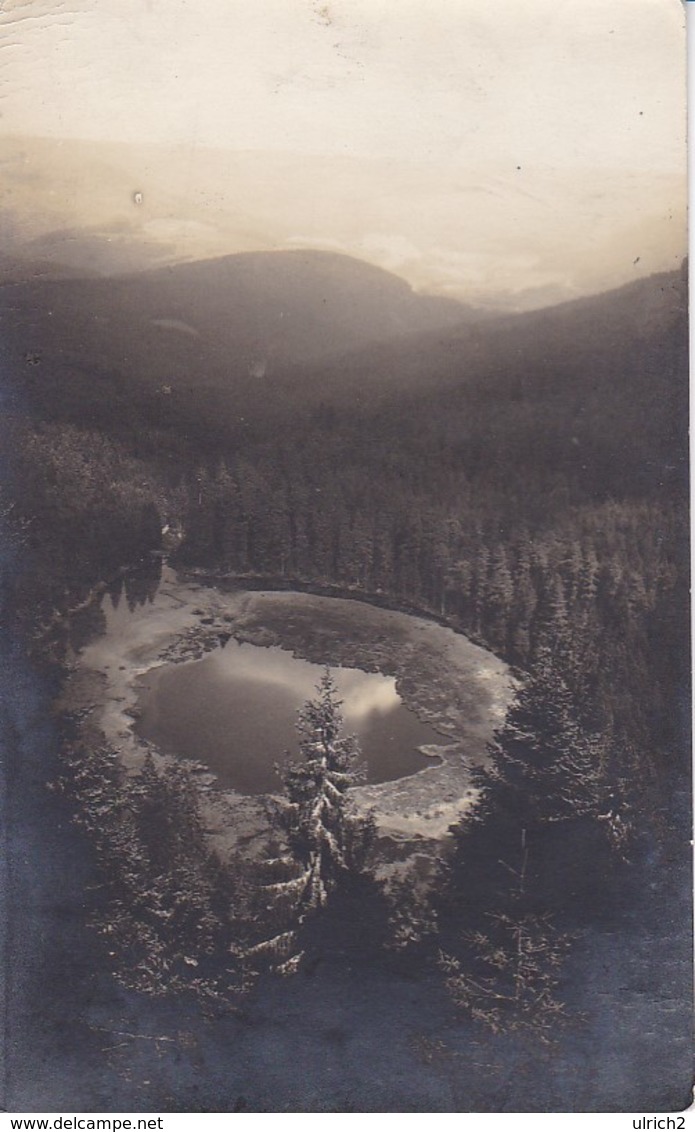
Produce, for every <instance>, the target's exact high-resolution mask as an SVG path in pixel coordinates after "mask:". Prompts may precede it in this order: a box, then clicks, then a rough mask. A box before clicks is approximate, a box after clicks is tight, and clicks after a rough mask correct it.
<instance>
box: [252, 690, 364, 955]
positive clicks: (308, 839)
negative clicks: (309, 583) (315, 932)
mask: <svg viewBox="0 0 695 1132" xmlns="http://www.w3.org/2000/svg"><path fill="white" fill-rule="evenodd" d="M316 692H317V694H316V696H315V698H314V699H312V700H309V701H308V702H307V703H306V704H305V705H304V707H303V708H302V709H301V711H300V712H299V719H298V723H297V731H298V735H299V757H298V758H296V759H293V760H292V761H291V762H289V763H288V764H287V766H286V768H285V771H284V775H283V785H284V798H283V799H282V801H281V802H280V803H279V805H278V807H277V811H276V813H277V819H278V821H277V824H278V827H279V833H280V839H278V840H277V841H276V843H275V846H274V848H273V850H272V851H271V855H270V856H269V857H268V859H267V860H266V862H265V866H264V869H265V872H266V874H267V879H266V880H265V883H262V885H261V886H260V889H259V919H260V920H261V921H262V922H264V923H265V924H266V925H270V926H271V928H272V929H273V934H272V935H271V936H270V938H265V939H264V940H262V941H261V942H260V943H258V944H256V945H255V946H254V947H253V948H251V949H250V951H249V953H248V954H249V956H250V957H251V958H256V957H260V956H265V957H266V959H268V960H269V961H270V963H271V965H272V966H273V967H274V969H275V970H277V971H279V972H280V973H281V974H291V973H292V972H293V971H294V970H296V968H297V966H298V965H299V962H300V961H301V958H302V948H301V946H300V944H299V941H298V932H299V929H300V928H302V926H303V925H304V924H305V923H306V922H307V921H308V920H310V919H311V918H312V917H313V916H314V915H315V914H316V913H318V912H320V911H321V910H323V909H325V907H326V906H327V904H328V902H329V899H330V898H331V895H332V894H333V893H334V892H335V891H336V890H337V889H338V888H339V887H340V886H341V884H344V883H345V882H346V881H347V880H348V878H349V877H350V876H355V875H356V874H360V873H362V872H363V870H364V869H365V866H366V863H367V859H368V856H369V851H370V848H371V844H372V842H373V838H374V823H373V821H372V820H371V819H370V818H364V817H361V816H358V815H357V814H355V813H354V811H353V810H352V808H351V804H350V799H349V794H348V791H349V789H350V787H351V786H355V785H357V783H358V782H360V781H361V779H362V777H363V772H362V768H361V767H360V750H359V747H358V744H357V740H356V739H355V737H354V736H353V735H346V734H344V732H343V716H342V713H341V711H340V707H341V701H340V700H339V698H338V692H337V688H336V685H335V682H334V680H333V677H332V676H331V673H330V671H329V670H328V669H326V671H325V672H324V675H323V676H322V678H321V680H320V682H319V684H318V686H317V689H316Z"/></svg>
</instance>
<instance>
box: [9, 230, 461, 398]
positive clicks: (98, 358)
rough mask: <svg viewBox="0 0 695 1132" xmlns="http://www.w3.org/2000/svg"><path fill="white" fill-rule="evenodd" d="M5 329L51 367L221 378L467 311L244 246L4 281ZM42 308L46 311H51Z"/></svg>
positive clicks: (389, 282) (169, 380)
mask: <svg viewBox="0 0 695 1132" xmlns="http://www.w3.org/2000/svg"><path fill="white" fill-rule="evenodd" d="M1 301H2V306H3V308H4V310H5V315H6V318H5V321H6V322H7V323H8V326H7V329H6V334H7V335H8V337H9V339H10V340H14V341H15V343H16V344H17V345H18V346H19V348H20V350H22V349H26V350H31V352H32V353H34V354H38V353H43V354H44V355H45V358H46V361H48V358H49V357H50V358H51V359H52V361H53V363H54V364H65V363H70V362H71V361H79V364H80V365H81V366H84V365H85V364H87V365H90V364H93V365H94V367H95V369H97V370H98V369H100V368H103V367H104V366H107V367H109V368H112V367H117V368H118V369H121V368H122V367H124V366H125V367H126V368H127V370H128V373H129V374H130V375H131V376H133V377H134V378H136V379H137V380H141V381H143V382H145V383H148V384H149V383H151V382H160V381H161V382H165V383H166V384H168V385H172V386H179V385H188V384H190V383H194V384H200V385H202V386H215V387H218V388H219V387H228V386H229V384H230V382H237V383H239V382H242V383H243V382H244V381H245V380H247V379H249V378H251V379H256V378H259V377H264V376H267V375H268V374H269V373H272V372H273V371H276V370H278V369H284V368H286V367H287V366H289V365H293V364H307V363H315V362H318V361H320V360H322V359H327V358H334V357H336V355H340V354H342V353H344V352H350V351H354V350H356V349H359V348H361V347H364V346H367V345H369V344H374V343H378V342H385V341H391V340H394V339H397V338H399V337H402V336H404V335H409V334H412V333H414V332H426V331H428V330H438V329H442V328H444V327H452V326H455V325H459V324H461V323H465V322H468V321H471V320H473V319H475V318H476V317H477V316H476V313H475V311H474V310H473V309H472V308H468V307H466V306H464V305H463V304H461V303H458V302H456V301H455V300H452V299H445V298H437V297H432V296H426V295H418V294H417V293H415V292H414V291H413V290H412V288H411V287H410V286H409V284H407V283H406V282H404V281H403V280H402V279H399V278H398V277H397V276H395V275H391V274H390V273H389V272H386V271H383V270H382V269H381V268H377V267H373V266H372V265H370V264H367V263H363V262H362V261H359V260H355V259H352V258H351V257H349V256H344V255H339V254H335V253H331V252H322V251H313V250H310V251H299V250H291V251H281V252H257V253H242V254H239V255H233V256H224V257H221V258H219V259H214V260H205V261H201V262H197V263H191V264H179V265H176V266H171V267H165V268H159V269H157V270H154V271H149V272H143V273H139V274H137V275H130V276H115V277H110V278H101V279H89V280H84V279H61V280H52V279H45V278H44V279H35V280H33V281H30V282H24V283H15V284H6V285H5V286H4V287H3V288H2V294H1ZM48 311H50V312H51V313H50V315H47V312H48Z"/></svg>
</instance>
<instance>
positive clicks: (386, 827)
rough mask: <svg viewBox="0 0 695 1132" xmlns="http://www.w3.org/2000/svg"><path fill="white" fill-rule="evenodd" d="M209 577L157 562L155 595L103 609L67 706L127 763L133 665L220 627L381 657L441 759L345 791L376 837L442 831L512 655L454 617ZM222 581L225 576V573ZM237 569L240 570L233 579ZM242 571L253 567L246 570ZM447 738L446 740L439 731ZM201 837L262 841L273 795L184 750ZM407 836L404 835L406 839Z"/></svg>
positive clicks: (499, 702)
mask: <svg viewBox="0 0 695 1132" xmlns="http://www.w3.org/2000/svg"><path fill="white" fill-rule="evenodd" d="M210 581H212V578H211V577H210V575H207V576H206V577H205V579H203V578H202V576H200V575H191V573H190V572H183V571H182V572H181V573H175V572H174V571H173V570H171V569H170V568H167V567H165V572H164V575H163V578H162V582H161V583H160V586H159V588H158V590H157V593H156V595H155V597H154V599H153V600H152V601H151V602H149V603H147V604H146V605H143V606H138V607H136V608H135V609H134V610H131V611H130V612H128V613H127V614H125V615H124V611H123V608H122V607H121V608H120V612H119V607H114V608H112V609H111V610H109V609H108V606H107V601H108V599H106V598H105V599H103V601H104V607H105V609H106V614H107V629H106V632H105V633H104V634H103V635H101V636H100V637H99V638H98V639H97V640H95V641H93V642H92V643H91V644H88V645H87V646H86V647H85V648H84V649H83V650H82V651H81V653H80V654H79V655H78V657H77V658H76V661H75V663H74V665H73V666H72V671H71V672H70V675H69V677H68V680H67V681H66V689H65V695H64V700H65V701H66V702H65V704H64V705H63V706H67V707H68V708H69V710H72V711H79V712H83V713H85V714H88V717H89V724H90V727H94V728H96V729H97V731H98V732H99V733H101V734H102V735H103V737H104V740H105V741H106V742H107V743H108V744H109V745H111V746H112V747H113V748H114V749H115V750H116V751H117V752H118V756H119V758H120V759H121V760H122V762H123V765H124V766H126V768H128V769H130V770H136V769H137V768H138V767H139V765H141V763H142V760H143V758H144V755H145V753H146V752H147V751H148V750H150V751H152V752H153V753H154V754H155V756H156V757H157V758H159V759H169V758H173V757H174V756H168V755H162V754H161V752H158V751H157V749H156V748H155V747H153V746H151V745H150V744H148V743H146V742H145V740H143V739H141V738H139V737H138V736H137V735H136V734H135V731H134V726H133V724H134V717H135V712H136V710H137V698H138V686H137V682H138V679H139V677H141V676H142V675H143V674H144V673H146V672H148V671H151V670H152V669H153V668H156V667H159V666H161V665H164V664H172V663H180V662H183V661H191V660H195V659H199V658H201V657H202V656H204V655H205V654H206V653H207V652H209V651H210V650H211V649H213V648H216V647H218V646H219V645H220V643H221V642H222V640H223V639H224V638H225V637H227V638H228V637H230V636H231V637H234V638H235V639H236V640H238V641H240V642H243V641H248V642H249V643H252V644H256V645H261V646H263V645H277V646H280V647H281V648H283V649H285V650H286V651H289V652H291V653H293V655H295V656H297V657H300V658H301V659H304V660H308V661H311V662H313V663H317V664H321V665H323V664H330V665H331V666H338V665H340V666H345V667H352V668H361V669H362V670H363V671H380V672H383V673H384V674H385V675H392V676H394V677H395V681H396V689H397V691H398V693H399V695H400V696H401V698H402V700H403V702H404V704H405V706H406V707H407V708H408V709H410V710H411V711H413V712H414V714H415V715H416V716H417V717H418V718H419V719H421V720H422V721H423V722H427V723H429V724H430V725H431V726H432V727H433V728H434V729H435V730H436V731H438V732H439V733H440V734H441V735H442V737H443V739H444V743H443V744H442V746H438V747H437V755H438V756H439V757H440V759H441V760H442V762H441V764H440V765H435V764H434V763H433V764H432V765H430V766H426V767H423V768H422V769H421V770H420V771H418V772H416V773H415V774H412V775H409V776H408V777H405V778H401V779H396V780H393V781H390V782H385V783H379V784H376V785H371V786H359V787H355V788H354V789H353V791H352V797H353V801H354V804H355V805H356V806H357V807H358V808H359V809H360V810H362V811H368V810H370V811H372V812H373V814H374V817H375V820H376V823H377V827H378V832H379V837H380V839H381V838H387V839H389V840H391V841H394V842H396V843H401V844H403V843H407V844H408V845H411V846H413V847H415V848H417V847H418V846H419V847H420V848H422V846H423V843H424V842H434V843H441V842H442V840H443V839H445V838H446V835H447V831H448V829H449V826H450V825H451V824H452V823H453V822H455V821H457V820H458V819H459V818H460V817H461V816H463V815H464V814H465V812H466V810H467V809H469V808H470V806H471V804H472V803H473V801H474V799H475V792H474V790H473V788H472V785H471V781H470V773H471V769H472V767H474V766H477V765H480V764H481V763H482V762H484V760H485V747H486V743H487V742H488V740H489V739H490V738H491V736H492V732H493V730H494V728H495V727H496V726H498V725H499V724H500V722H501V721H502V720H503V718H504V712H505V710H506V706H507V704H508V702H509V699H510V697H511V694H512V691H513V680H512V677H511V674H510V671H509V669H508V666H507V665H506V664H504V662H502V661H501V660H499V659H498V658H496V657H494V656H493V655H492V654H491V653H489V652H487V651H486V650H484V649H482V648H481V647H480V646H478V645H476V644H473V643H472V642H471V641H470V640H468V638H466V637H464V636H463V635H462V634H460V633H457V632H456V631H455V630H454V629H453V628H450V627H447V626H443V625H441V624H437V623H436V622H435V621H433V620H430V619H429V618H426V617H424V616H423V615H422V614H419V615H416V614H411V613H405V612H402V611H398V610H393V609H387V608H384V607H383V606H376V605H372V604H370V603H368V602H365V601H364V600H360V598H358V597H357V596H351V597H349V598H347V597H337V596H330V597H329V596H327V595H326V594H316V593H312V592H307V591H297V590H290V589H282V590H268V589H260V588H246V589H243V590H242V589H240V588H238V583H240V582H242V579H238V580H235V582H236V584H235V585H234V587H233V588H232V587H231V585H230V582H231V579H229V578H227V579H226V580H224V581H223V580H222V579H216V582H215V584H212V585H210V584H209V582H210ZM225 581H226V585H225ZM243 581H244V583H245V582H246V581H247V580H246V579H244V580H243ZM249 581H250V580H249ZM447 740H448V742H447ZM182 761H185V762H186V765H187V766H188V767H189V769H190V770H191V772H192V776H193V779H194V781H195V783H196V787H197V789H198V792H199V797H200V801H201V811H202V813H203V817H204V820H205V824H206V828H207V829H208V832H209V835H210V837H211V841H212V843H213V845H214V847H215V848H216V849H217V851H218V852H219V853H220V855H222V856H223V857H226V856H228V855H229V854H231V853H233V852H234V851H237V850H238V849H239V848H240V847H242V846H243V849H244V851H245V852H250V853H251V854H253V853H254V852H255V851H256V850H258V851H260V846H261V842H262V840H263V838H264V836H265V834H266V833H267V819H266V817H265V810H266V805H267V801H268V799H269V798H270V797H272V795H242V794H238V793H236V792H234V791H233V790H230V789H228V788H225V787H222V786H220V784H219V782H218V780H217V779H216V777H215V775H214V774H213V773H212V772H211V771H210V770H209V768H207V767H206V766H205V765H204V764H202V763H200V764H198V763H189V762H188V761H187V760H182ZM403 848H405V845H403Z"/></svg>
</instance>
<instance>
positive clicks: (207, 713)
mask: <svg viewBox="0 0 695 1132" xmlns="http://www.w3.org/2000/svg"><path fill="white" fill-rule="evenodd" d="M323 671H324V670H323V668H321V667H320V666H319V665H316V664H311V663H309V662H308V661H306V660H299V659H298V658H297V657H294V656H293V655H292V654H291V653H289V652H287V651H285V650H284V649H281V648H278V647H268V648H265V647H260V646H258V645H251V644H246V643H244V644H239V642H237V641H235V640H234V639H232V640H230V641H229V642H228V643H227V645H226V646H225V647H224V648H218V649H215V650H214V651H213V652H211V653H210V654H209V655H208V656H206V657H204V658H203V659H202V660H196V661H191V662H187V663H184V664H169V665H163V666H162V667H160V668H156V669H152V670H151V671H150V672H148V673H146V674H145V675H144V676H143V677H141V678H140V681H139V684H140V698H139V709H140V712H141V714H140V718H139V720H138V723H137V731H138V733H139V734H140V735H142V736H143V738H145V739H148V740H149V741H151V742H153V743H155V744H156V745H157V746H158V747H159V748H160V750H163V751H166V752H167V753H170V754H174V755H179V756H184V757H185V758H191V759H196V760H200V761H201V762H204V763H206V764H207V765H208V766H209V767H210V769H211V770H212V771H214V772H215V774H216V775H217V776H218V777H219V779H220V781H221V782H222V783H223V784H224V785H226V786H229V787H232V788H233V789H235V790H238V791H240V792H241V793H244V794H257V793H266V792H268V791H277V790H278V789H279V787H280V779H279V777H278V775H277V773H276V771H275V764H276V763H277V762H281V761H282V760H283V757H284V755H285V752H286V751H288V750H289V751H290V752H291V753H292V755H295V754H296V753H297V733H296V730H295V723H296V719H297V711H298V710H299V708H300V707H301V706H302V705H303V704H304V703H306V701H307V700H308V699H311V698H312V697H313V696H314V694H315V691H316V685H317V684H318V682H319V680H320V679H321V676H322V674H323ZM331 673H332V675H333V677H334V679H335V682H336V685H337V687H338V691H339V694H340V697H341V699H342V701H343V705H342V712H343V716H344V719H345V729H346V731H348V732H350V733H352V734H355V735H356V736H357V738H358V741H359V745H360V748H361V750H362V754H363V758H364V763H365V767H366V775H367V777H366V780H367V782H387V781H390V780H392V779H397V778H402V777H404V776H406V775H409V774H414V773H415V772H416V771H419V770H422V769H423V768H424V767H426V766H431V765H433V764H434V763H436V762H438V760H437V759H436V758H432V757H428V756H426V755H423V754H422V752H421V751H419V750H418V747H420V746H422V745H423V744H428V745H429V744H437V743H439V744H441V742H442V738H441V736H440V735H438V734H437V732H436V731H434V730H433V729H432V728H431V727H429V726H428V725H427V724H425V723H422V722H421V721H420V720H419V719H418V718H417V716H416V715H415V714H414V713H413V712H411V711H409V710H408V709H407V708H406V707H405V706H404V704H403V702H402V700H401V698H400V696H399V695H398V693H397V691H396V685H395V680H394V679H393V677H390V676H383V675H382V674H381V673H378V672H376V673H374V672H362V671H360V670H359V669H355V668H332V669H331Z"/></svg>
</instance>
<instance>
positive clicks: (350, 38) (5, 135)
mask: <svg viewBox="0 0 695 1132" xmlns="http://www.w3.org/2000/svg"><path fill="white" fill-rule="evenodd" d="M31 7H32V12H31V19H27V18H25V17H26V14H27V13H26V9H27V4H25V3H23V2H22V0H17V2H15V3H13V4H11V5H10V7H9V9H7V10H6V11H5V12H4V13H3V14H2V15H0V26H3V25H4V26H5V27H6V28H9V29H10V31H12V32H13V33H14V51H13V52H12V56H11V61H10V63H9V64H6V77H5V82H4V84H3V88H2V119H1V120H0V131H2V132H1V134H0V161H1V166H0V167H1V168H2V171H3V174H4V177H3V179H4V184H5V188H4V192H3V203H2V209H1V212H0V224H2V231H3V249H4V251H5V254H6V255H11V256H17V257H19V258H21V259H25V260H26V259H28V260H30V261H33V262H39V263H40V262H47V263H49V264H53V265H56V266H57V267H58V268H66V269H74V270H78V271H80V272H84V273H92V274H109V273H122V272H123V271H131V270H142V269H143V268H146V267H148V266H153V265H156V264H163V263H170V262H180V261H186V260H191V259H202V258H210V257H212V256H218V255H225V254H233V253H235V252H243V251H252V250H259V251H261V250H280V249H285V248H298V247H301V248H318V249H323V250H326V251H336V252H341V253H344V254H347V255H350V256H354V257H356V258H358V259H362V260H366V261H367V262H369V263H372V264H374V265H376V266H379V267H382V268H384V269H386V270H389V271H392V272H394V273H395V274H397V275H399V276H401V277H402V278H404V279H406V280H407V281H408V282H409V283H410V284H411V285H412V286H413V287H414V288H415V289H416V290H419V291H423V292H428V293H432V294H439V295H446V296H449V297H452V298H457V299H460V300H462V301H464V302H470V303H473V304H477V305H482V306H491V307H500V308H502V309H511V310H523V309H530V308H533V307H538V306H544V305H550V304H552V303H554V302H560V301H563V300H566V299H571V298H574V297H578V296H580V295H584V294H590V293H596V292H599V291H603V290H607V289H610V288H611V287H614V286H619V285H621V284H623V283H627V282H629V281H630V280H632V279H635V278H640V277H642V276H644V275H649V274H653V273H655V272H657V271H662V270H667V269H669V268H675V267H677V266H678V265H679V264H680V262H681V260H682V258H683V256H684V255H685V254H686V250H687V242H686V220H685V217H686V204H687V193H686V149H685V110H686V101H685V62H686V58H685V34H684V14H683V12H682V9H681V5H680V4H678V3H677V2H676V0H629V2H628V0H617V2H616V3H613V4H611V5H606V4H605V3H604V2H603V0H600V2H599V0H589V2H588V3H587V2H584V0H583V2H581V3H580V0H568V2H567V3H565V4H564V5H563V6H562V8H561V9H558V7H557V5H556V4H555V3H554V2H551V0H535V2H534V3H533V4H532V5H520V4H519V3H518V2H516V0H514V2H508V3H507V4H506V6H505V5H503V6H502V7H499V6H496V7H495V9H494V11H493V10H490V9H483V8H482V7H481V5H480V4H479V3H478V0H456V2H454V0H445V2H443V3H442V4H441V5H440V6H439V7H438V8H437V10H436V11H433V12H427V13H425V11H424V8H423V5H422V3H421V2H419V0H405V2H402V0H399V4H398V6H397V8H396V7H394V5H393V4H390V3H387V2H381V3H376V4H375V3H373V2H371V3H369V4H367V2H366V0H340V2H337V3H334V4H332V5H321V4H319V3H312V2H305V0H265V2H264V3H263V4H262V5H258V4H256V5H252V4H250V3H248V2H247V0H231V2H227V0H225V2H224V3H222V2H221V0H207V2H206V4H205V6H204V8H203V9H202V12H204V17H201V9H200V8H198V9H197V10H196V12H193V11H191V10H189V8H188V7H187V5H186V4H185V3H183V0H174V2H173V3H168V4H167V5H166V8H164V6H163V5H161V4H159V3H157V2H156V0H118V2H116V0H105V2H104V0H102V2H101V3H99V4H98V5H97V4H96V3H94V2H93V0H78V3H77V5H76V7H75V8H74V10H73V9H71V11H70V13H69V19H68V18H67V17H66V16H64V15H63V16H62V17H61V16H60V14H59V13H56V11H55V10H54V9H52V7H51V5H50V4H48V3H47V2H44V0H39V2H38V3H37V2H33V3H32V6H31ZM396 17H397V19H396ZM140 194H141V195H140ZM136 201H137V203H136Z"/></svg>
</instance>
